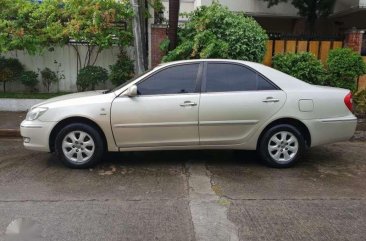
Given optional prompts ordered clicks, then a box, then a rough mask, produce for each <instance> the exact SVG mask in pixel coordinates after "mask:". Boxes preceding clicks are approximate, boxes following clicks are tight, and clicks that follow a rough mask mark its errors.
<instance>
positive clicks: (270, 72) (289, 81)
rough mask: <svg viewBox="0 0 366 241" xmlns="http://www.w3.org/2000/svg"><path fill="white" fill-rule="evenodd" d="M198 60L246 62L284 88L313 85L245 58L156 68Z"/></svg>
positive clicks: (299, 87)
mask: <svg viewBox="0 0 366 241" xmlns="http://www.w3.org/2000/svg"><path fill="white" fill-rule="evenodd" d="M197 62H227V63H239V64H244V65H246V66H248V67H250V68H252V69H254V70H255V71H257V72H259V73H261V74H262V75H263V76H265V77H266V78H268V79H269V80H271V81H272V82H273V83H274V84H276V85H277V86H278V87H280V88H281V89H282V90H293V89H303V88H304V87H308V88H309V87H310V86H311V85H310V84H308V83H306V82H304V81H302V80H299V79H297V78H295V77H293V76H290V75H288V74H285V73H283V72H281V71H278V70H276V69H273V68H271V67H268V66H266V65H264V64H261V63H255V62H250V61H244V60H234V59H190V60H179V61H172V62H167V63H162V64H160V65H158V66H157V67H156V68H162V67H167V66H171V65H175V64H184V63H197Z"/></svg>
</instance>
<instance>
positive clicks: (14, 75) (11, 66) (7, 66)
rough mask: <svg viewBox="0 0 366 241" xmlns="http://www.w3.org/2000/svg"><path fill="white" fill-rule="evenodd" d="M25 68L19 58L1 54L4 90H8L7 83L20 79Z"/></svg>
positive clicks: (1, 78) (0, 66)
mask: <svg viewBox="0 0 366 241" xmlns="http://www.w3.org/2000/svg"><path fill="white" fill-rule="evenodd" d="M23 70H24V68H23V65H22V64H21V63H20V62H19V60H17V59H13V58H4V57H2V56H0V82H3V91H4V92H6V83H7V82H10V81H15V80H18V79H19V77H20V75H21V74H22V72H23Z"/></svg>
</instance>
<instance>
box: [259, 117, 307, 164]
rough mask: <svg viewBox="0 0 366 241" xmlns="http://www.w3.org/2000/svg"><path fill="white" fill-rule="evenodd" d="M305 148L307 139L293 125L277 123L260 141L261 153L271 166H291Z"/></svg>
mask: <svg viewBox="0 0 366 241" xmlns="http://www.w3.org/2000/svg"><path fill="white" fill-rule="evenodd" d="M304 150H305V139H304V137H303V135H302V134H301V132H300V131H299V130H298V129H297V128H295V127H294V126H291V125H286V124H283V125H277V126H274V127H272V128H270V129H268V130H267V131H266V132H265V133H264V135H263V137H262V138H261V140H260V143H259V149H258V151H259V154H260V156H261V158H262V160H263V161H264V162H265V164H267V165H269V166H271V167H290V166H292V165H293V164H295V163H296V162H297V161H298V160H299V158H300V156H301V154H302V153H303V151H304Z"/></svg>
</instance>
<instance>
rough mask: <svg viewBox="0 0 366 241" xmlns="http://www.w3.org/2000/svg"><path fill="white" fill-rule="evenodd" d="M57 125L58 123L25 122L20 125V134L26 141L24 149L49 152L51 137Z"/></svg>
mask: <svg viewBox="0 0 366 241" xmlns="http://www.w3.org/2000/svg"><path fill="white" fill-rule="evenodd" d="M56 124H57V122H43V121H39V120H35V121H26V120H24V121H23V122H22V123H21V124H20V134H21V136H22V137H23V139H24V142H23V144H24V147H25V148H26V149H29V150H35V151H46V152H49V151H50V146H49V137H50V134H51V131H52V129H53V127H55V125H56Z"/></svg>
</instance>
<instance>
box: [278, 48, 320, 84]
mask: <svg viewBox="0 0 366 241" xmlns="http://www.w3.org/2000/svg"><path fill="white" fill-rule="evenodd" d="M273 67H274V68H275V69H278V70H279V71H282V72H284V73H286V74H289V75H292V76H294V77H295V78H298V79H300V80H303V81H306V82H308V83H311V84H316V85H321V84H323V83H324V79H325V69H324V67H323V64H322V63H321V62H320V61H319V60H318V59H317V58H316V57H315V56H314V55H313V54H311V53H308V52H302V53H297V54H295V53H285V54H278V55H276V56H274V57H273Z"/></svg>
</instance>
